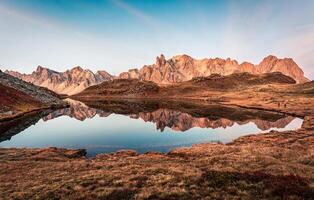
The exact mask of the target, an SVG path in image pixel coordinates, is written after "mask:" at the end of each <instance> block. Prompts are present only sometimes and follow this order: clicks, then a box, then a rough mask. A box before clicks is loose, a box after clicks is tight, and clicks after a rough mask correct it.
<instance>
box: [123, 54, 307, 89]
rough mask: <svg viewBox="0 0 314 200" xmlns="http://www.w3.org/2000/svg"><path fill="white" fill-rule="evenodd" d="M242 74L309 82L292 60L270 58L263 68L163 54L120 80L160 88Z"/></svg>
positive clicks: (227, 61) (261, 66)
mask: <svg viewBox="0 0 314 200" xmlns="http://www.w3.org/2000/svg"><path fill="white" fill-rule="evenodd" d="M239 72H249V73H252V74H262V73H270V72H281V73H283V74H285V75H287V76H290V77H292V78H293V79H295V80H296V81H297V82H298V83H303V82H306V81H308V79H307V78H305V77H304V73H303V71H302V69H301V68H300V67H299V66H298V65H297V64H296V63H295V62H294V61H293V60H292V59H291V58H284V59H279V58H277V57H275V56H268V57H266V58H264V59H263V61H262V62H261V63H260V64H258V65H253V64H251V63H249V62H243V63H241V64H239V63H238V62H237V61H236V60H231V59H230V58H228V59H221V58H214V59H201V60H197V59H194V58H192V57H190V56H188V55H179V56H174V57H172V58H171V59H168V60H166V58H165V56H164V55H162V54H161V55H160V56H158V57H157V58H156V62H155V64H153V65H145V66H143V67H142V68H141V69H139V70H138V69H131V70H129V71H128V72H123V73H121V74H120V75H119V77H118V78H121V79H133V78H137V79H140V80H145V81H153V82H155V83H158V84H169V83H176V82H182V81H187V80H190V79H192V78H195V77H203V76H209V75H211V74H220V75H229V74H233V73H239Z"/></svg>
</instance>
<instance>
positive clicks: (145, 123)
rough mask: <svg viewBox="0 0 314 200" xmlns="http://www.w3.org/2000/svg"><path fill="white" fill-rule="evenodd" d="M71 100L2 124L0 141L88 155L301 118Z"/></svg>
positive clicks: (288, 124) (226, 136) (165, 147)
mask: <svg viewBox="0 0 314 200" xmlns="http://www.w3.org/2000/svg"><path fill="white" fill-rule="evenodd" d="M68 101H69V102H70V103H71V107H69V108H65V109H60V110H57V111H54V112H52V113H50V114H48V115H47V116H45V117H42V118H41V117H38V116H37V119H35V120H34V121H32V122H25V121H23V120H22V121H19V122H16V123H14V124H13V125H5V128H3V127H4V125H0V132H1V131H2V132H1V134H0V135H3V133H5V135H8V134H9V135H10V136H9V137H4V138H0V139H1V140H0V141H1V142H0V146H1V147H31V148H35V147H36V148H37V147H39V148H41V147H51V146H53V147H63V148H75V149H86V150H87V154H88V156H95V155H96V154H98V153H104V152H114V151H117V150H121V149H134V150H136V151H138V152H140V153H143V152H147V151H159V152H168V151H169V150H171V149H173V148H175V147H181V146H191V145H192V144H197V143H205V142H213V141H215V142H217V141H219V142H223V143H228V142H231V141H233V140H234V139H236V138H238V137H240V136H244V135H248V134H257V133H261V132H264V131H269V130H292V129H297V128H299V127H301V125H302V122H303V120H302V119H299V118H294V117H291V116H279V117H277V116H276V119H275V120H272V121H267V120H265V119H260V118H261V116H260V114H256V115H257V116H255V113H253V114H251V113H249V114H248V113H245V114H244V115H245V117H247V116H249V117H247V118H245V117H240V118H241V119H240V120H235V119H234V117H233V118H231V119H230V118H228V112H229V110H227V111H226V113H227V114H226V115H227V117H221V118H219V117H217V116H216V115H213V114H212V113H211V115H210V117H208V116H207V115H206V116H202V115H204V114H202V113H201V114H199V113H198V112H196V111H195V109H194V110H193V112H192V114H191V113H186V112H183V111H181V110H176V109H173V108H165V107H161V108H158V107H157V108H156V107H154V108H153V109H148V110H149V111H146V110H147V109H146V110H145V109H144V110H142V109H139V108H141V105H139V106H138V107H137V108H138V109H137V110H135V111H134V108H135V107H136V106H134V105H133V104H132V105H130V108H132V112H131V111H128V109H126V108H125V107H122V108H120V107H119V106H118V107H117V106H116V104H115V106H112V104H110V106H109V107H110V108H109V109H108V106H106V105H104V106H103V107H104V109H100V108H97V109H96V108H91V107H88V106H86V105H85V104H83V103H81V102H77V101H73V100H68ZM189 109H191V108H190V107H189ZM183 110H184V109H183ZM196 110H197V109H196ZM215 110H217V108H215ZM122 111H123V112H122ZM203 111H204V110H203V109H202V112H203ZM121 112H122V113H123V114H121ZM128 112H129V113H128ZM215 112H216V111H215ZM218 112H219V107H218ZM230 112H231V113H230V115H233V116H234V115H235V111H234V110H231V111H230ZM243 112H244V111H243ZM118 113H120V114H118ZM237 115H238V113H237ZM240 116H241V113H240ZM250 118H251V119H250ZM29 120H30V119H28V121H29ZM26 121H27V120H26ZM31 124H33V125H31ZM1 126H3V127H2V128H1ZM23 129H24V130H23Z"/></svg>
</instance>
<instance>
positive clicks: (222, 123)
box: [43, 99, 295, 132]
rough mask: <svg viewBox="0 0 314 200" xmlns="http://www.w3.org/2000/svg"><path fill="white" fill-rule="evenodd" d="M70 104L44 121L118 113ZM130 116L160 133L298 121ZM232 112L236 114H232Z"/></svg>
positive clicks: (173, 113) (165, 113)
mask: <svg viewBox="0 0 314 200" xmlns="http://www.w3.org/2000/svg"><path fill="white" fill-rule="evenodd" d="M67 102H68V103H70V105H71V106H70V107H69V108H64V109H60V110H57V111H54V112H52V113H50V114H49V115H48V116H46V117H43V120H44V121H48V120H52V119H54V118H57V117H60V116H64V115H66V116H69V117H71V118H75V119H77V120H80V121H84V120H86V119H88V118H89V119H91V118H93V117H95V116H96V115H98V116H100V117H108V116H109V115H110V114H112V113H115V109H112V111H111V112H110V107H109V111H105V110H102V109H97V108H91V107H88V106H87V105H85V104H84V103H82V102H79V101H75V100H72V99H67ZM114 103H120V104H123V103H128V102H114ZM102 106H104V107H106V108H108V107H107V106H106V104H103V105H102ZM127 112H128V111H127V109H125V113H124V115H127V116H129V117H130V118H133V119H142V120H144V121H145V122H153V123H155V124H156V128H157V130H160V131H161V132H162V131H164V129H165V128H166V127H169V128H171V129H172V130H174V131H186V130H189V129H191V128H194V127H200V128H213V129H216V128H227V127H232V126H233V125H234V124H235V123H237V124H239V125H243V124H247V123H250V122H253V123H254V124H255V125H256V126H257V127H258V128H259V129H260V130H262V131H265V130H269V129H271V128H284V127H286V126H287V125H288V124H289V123H290V122H291V121H292V120H293V119H295V118H294V117H292V116H284V115H280V114H273V115H272V119H273V120H274V121H267V120H263V119H259V118H258V117H259V115H256V116H254V117H255V118H253V117H252V119H245V120H242V121H241V120H235V121H234V120H230V119H228V118H219V119H215V117H213V119H210V118H208V117H193V116H192V115H191V114H188V113H184V112H181V111H178V110H172V109H168V108H158V109H156V110H154V111H150V112H143V111H142V112H138V113H132V112H134V111H130V113H129V114H127ZM230 112H232V110H230ZM265 113H266V112H265ZM230 114H232V113H230ZM226 117H228V116H226ZM272 119H270V120H272Z"/></svg>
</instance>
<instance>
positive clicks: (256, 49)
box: [0, 0, 314, 79]
mask: <svg viewBox="0 0 314 200" xmlns="http://www.w3.org/2000/svg"><path fill="white" fill-rule="evenodd" d="M300 2H301V3H300ZM313 9H314V2H313V1H310V0H303V1H281V0H279V1H276V2H273V1H254V2H252V1H188V0H187V1H150V0H148V1H127V0H124V1H122V0H94V1H83V0H78V1H66V0H52V1H40V0H28V1H26V0H25V1H23V0H22V1H21V0H3V1H1V2H0V26H1V31H0V36H1V39H0V41H1V44H2V45H1V47H0V54H1V61H0V67H1V70H6V69H8V70H17V71H20V72H23V73H30V72H32V71H34V70H35V69H36V67H37V66H38V65H41V66H44V67H48V68H50V69H53V70H56V71H65V70H67V69H70V68H72V67H74V66H81V67H83V68H88V69H90V70H92V71H97V70H106V71H108V72H109V73H111V74H114V75H117V74H119V73H120V72H123V71H127V70H128V69H130V68H140V67H142V66H143V65H145V64H152V63H154V62H155V58H156V56H158V55H160V54H161V53H163V54H164V55H165V56H166V58H170V57H172V56H175V55H180V54H187V55H189V56H192V57H193V58H196V59H201V58H215V57H220V58H228V57H230V58H231V59H235V60H237V61H238V62H240V63H241V62H243V61H248V62H252V63H253V64H258V63H259V62H260V61H261V60H262V59H263V58H264V57H266V56H268V55H275V56H277V57H279V58H284V57H291V58H293V59H294V61H295V62H296V63H297V64H298V65H299V66H300V67H301V68H302V70H303V71H304V72H305V76H306V77H308V78H310V79H314V68H313V67H312V65H313V64H314V58H313V56H312V54H313V52H314V23H313V21H314V13H313V12H312V10H313Z"/></svg>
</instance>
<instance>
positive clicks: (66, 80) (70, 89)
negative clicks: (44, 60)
mask: <svg viewBox="0 0 314 200" xmlns="http://www.w3.org/2000/svg"><path fill="white" fill-rule="evenodd" d="M6 73H7V74H10V75H12V76H15V77H17V78H20V79H22V80H24V81H26V82H30V83H33V84H35V85H38V86H42V87H46V88H48V89H50V90H52V91H54V92H56V93H59V94H67V95H72V94H76V93H79V92H81V91H83V90H84V89H85V88H87V87H89V86H91V85H96V84H99V83H102V82H104V81H108V80H112V79H113V76H112V75H110V74H109V73H107V72H106V71H97V72H96V73H93V72H92V71H90V70H85V69H82V68H81V67H79V66H78V67H74V68H73V69H71V70H67V71H65V72H57V71H53V70H51V69H48V68H44V67H42V66H38V67H37V70H36V71H34V72H33V73H31V74H21V73H19V72H16V71H6Z"/></svg>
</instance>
